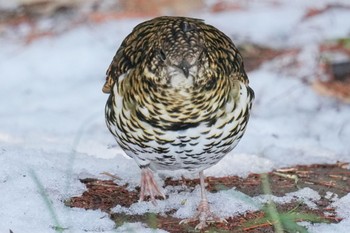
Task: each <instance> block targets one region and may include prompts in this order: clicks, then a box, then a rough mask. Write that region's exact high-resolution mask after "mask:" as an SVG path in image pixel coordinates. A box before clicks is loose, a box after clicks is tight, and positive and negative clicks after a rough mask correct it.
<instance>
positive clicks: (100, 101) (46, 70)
mask: <svg viewBox="0 0 350 233" xmlns="http://www.w3.org/2000/svg"><path fill="white" fill-rule="evenodd" d="M3 2H4V1H1V2H0V4H2V3H3ZM5 2H6V1H5ZM328 3H334V4H335V3H343V4H347V1H345V0H343V1H330V0H329V1H326V0H323V1H317V7H320V8H321V7H323V6H326V4H328ZM313 4H315V3H313V2H311V1H302V0H298V1H282V0H280V1H265V2H264V3H262V2H261V1H249V2H247V3H244V4H243V5H244V8H243V9H242V10H241V11H233V12H222V13H217V14H213V13H209V11H208V12H197V13H196V14H193V16H195V17H199V18H204V19H205V20H206V22H207V23H211V24H213V25H215V26H217V27H218V28H220V29H221V30H222V31H224V32H225V33H227V34H228V35H230V36H232V38H233V39H234V40H235V41H237V42H244V41H246V40H248V41H251V42H256V43H259V44H267V45H270V46H275V47H279V48H281V47H287V48H293V47H299V48H301V50H302V53H301V54H299V55H298V57H296V59H298V60H299V61H300V62H301V64H303V66H302V67H300V69H298V70H292V71H291V72H290V73H288V72H287V73H283V72H280V71H278V66H280V65H281V63H282V64H283V61H281V60H275V61H271V62H270V63H268V64H265V65H263V66H262V67H261V68H260V69H258V70H256V71H254V72H250V73H249V74H248V76H249V78H250V82H251V86H252V88H253V89H254V90H255V93H256V101H255V103H254V108H253V113H252V117H251V120H250V122H249V125H248V129H247V132H246V134H245V136H244V137H243V139H242V140H241V142H240V143H239V145H238V146H237V148H236V149H235V150H234V151H233V152H232V153H230V154H229V155H227V156H226V157H225V158H224V159H223V160H222V161H221V162H220V163H218V164H217V165H215V166H213V167H211V168H210V169H208V170H207V171H206V172H205V174H206V175H211V176H225V175H240V176H246V175H248V174H249V173H250V172H254V173H261V172H266V171H270V170H272V169H274V168H280V167H285V166H291V165H296V164H312V163H334V162H336V161H343V162H350V156H349V154H350V146H349V143H348V140H349V138H350V124H349V116H350V107H349V105H345V104H342V103H339V102H337V101H335V100H334V99H331V98H328V97H321V96H319V95H318V94H316V93H315V92H314V91H313V90H312V89H311V88H310V86H309V85H308V84H305V82H303V81H301V79H300V78H299V77H303V76H309V77H307V78H308V79H309V80H310V79H312V76H311V75H312V74H313V72H314V70H315V69H316V68H317V64H316V63H315V61H316V60H315V57H317V56H318V53H317V51H316V50H315V48H316V47H315V45H317V44H318V43H320V42H321V41H324V40H330V39H334V38H338V37H347V36H349V34H350V24H349V23H348V22H349V19H350V14H349V10H346V9H341V8H334V9H332V10H329V11H326V12H324V13H322V14H319V15H317V16H314V17H311V18H309V19H307V20H305V19H303V17H304V15H305V13H306V10H307V9H310V8H312V7H315V5H313ZM11 7H13V6H12V5H11ZM143 20H145V19H141V18H140V19H127V20H119V21H113V22H108V23H103V24H100V25H94V26H92V25H82V26H79V27H77V28H75V29H72V30H70V31H68V32H66V33H63V34H61V35H59V36H55V37H52V38H51V37H47V38H41V39H38V40H36V41H34V42H33V43H31V44H28V45H25V44H23V43H22V41H21V40H20V39H18V38H16V37H14V36H13V35H10V36H9V37H2V38H0V82H1V85H0V86H1V92H0V197H1V198H0V207H1V208H0V219H1V221H0V232H9V229H11V230H12V231H13V232H15V233H16V232H56V230H55V227H63V228H64V229H65V230H64V232H128V231H131V232H133V231H134V232H139V231H140V230H142V232H147V231H148V232H164V231H163V230H156V231H154V230H152V229H148V228H147V226H144V225H142V224H140V223H128V224H124V225H123V226H122V227H120V228H117V229H116V228H115V224H114V223H113V222H112V221H111V220H110V219H109V218H108V216H107V214H106V213H104V212H101V211H98V210H95V211H92V210H88V211H87V210H84V209H77V208H73V209H72V208H67V207H65V206H64V200H65V199H66V198H68V197H71V196H74V195H79V194H81V193H82V192H83V191H84V190H85V187H84V185H83V184H81V183H80V182H79V178H85V177H90V178H91V177H97V178H100V179H108V177H106V176H104V175H102V174H101V173H102V172H109V173H111V174H116V175H117V176H119V177H120V178H121V181H118V182H125V183H129V184H130V185H131V187H130V188H133V187H135V186H137V185H138V183H139V176H140V171H139V169H138V167H137V166H136V164H135V163H134V162H133V161H132V160H130V159H127V158H126V157H124V156H122V155H123V152H122V150H121V149H120V148H119V147H116V146H115V144H116V143H115V141H114V139H113V137H112V136H111V135H110V134H109V132H108V130H107V128H106V126H105V123H104V105H105V101H106V99H107V96H106V95H104V94H103V93H102V92H101V88H102V85H103V83H104V74H105V71H106V69H107V67H108V65H109V63H110V61H111V59H112V57H113V55H114V53H115V51H116V49H117V48H118V46H119V45H120V43H121V41H122V39H123V38H124V37H125V36H126V35H127V34H128V33H129V32H130V31H131V29H132V28H133V27H134V26H135V25H136V24H137V23H139V22H141V21H143ZM188 176H193V175H188ZM36 178H37V179H38V181H36ZM40 186H42V187H43V190H41V189H40ZM177 188H178V187H166V190H165V191H166V192H167V194H169V199H167V200H163V201H159V203H158V206H157V207H154V206H153V205H151V204H150V203H148V202H141V203H135V204H133V205H132V206H131V207H130V208H124V207H120V206H118V207H115V208H114V209H113V211H115V212H125V213H130V214H133V213H134V214H135V213H144V212H147V211H150V212H157V213H164V212H166V211H167V210H169V209H172V208H176V209H177V211H176V212H175V213H174V214H173V215H174V216H175V217H178V218H185V217H190V216H191V215H192V214H193V213H194V211H195V208H196V205H197V203H198V201H199V187H196V189H195V190H194V191H193V192H190V190H188V191H185V192H181V193H179V194H177V192H176V189H177ZM43 195H44V196H47V197H48V202H49V203H50V204H49V205H48V204H47V203H46V202H45V198H43ZM266 198H267V197H264V196H259V197H255V198H250V197H247V196H244V194H242V193H239V192H237V191H236V190H235V189H230V190H225V191H220V192H218V193H215V194H212V193H208V199H209V201H210V203H211V205H212V210H213V211H214V213H216V214H218V215H220V216H222V217H228V216H232V215H237V214H239V213H244V212H246V211H248V210H255V209H257V208H258V207H259V205H260V204H261V203H263V202H264V201H266ZM272 199H273V200H274V201H276V202H289V201H292V200H294V199H298V200H302V201H304V202H305V203H307V204H308V205H309V206H310V207H312V206H313V207H314V206H315V205H314V203H315V201H317V200H318V199H319V194H318V193H317V192H316V191H315V190H311V189H309V188H304V189H302V190H299V191H298V192H295V193H290V194H287V195H286V196H284V197H272ZM50 205H51V207H52V208H53V210H54V213H52V212H50V210H49V206H50ZM349 205H350V196H349V194H348V195H346V196H344V197H342V198H340V199H337V198H335V199H334V203H333V206H334V207H335V208H336V211H337V213H338V214H339V216H341V217H343V218H344V220H343V221H341V222H340V223H337V224H315V225H307V226H308V228H309V230H310V232H339V233H340V232H348V231H349V229H350V212H349V209H348V208H347V207H348V206H349ZM55 216H56V217H55Z"/></svg>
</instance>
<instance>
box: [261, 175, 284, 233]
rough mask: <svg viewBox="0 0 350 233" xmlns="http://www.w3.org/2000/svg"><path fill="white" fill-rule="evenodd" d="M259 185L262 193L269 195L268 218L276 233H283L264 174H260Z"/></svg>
mask: <svg viewBox="0 0 350 233" xmlns="http://www.w3.org/2000/svg"><path fill="white" fill-rule="evenodd" d="M261 183H262V188H263V192H264V193H265V194H267V195H269V201H268V203H267V211H266V212H267V213H268V214H269V215H270V218H271V219H272V224H273V226H274V228H275V232H276V233H283V226H282V222H281V218H280V216H279V213H278V211H277V208H276V205H275V203H274V202H273V201H272V200H271V196H270V195H271V187H270V184H269V179H268V176H267V174H266V173H264V174H261Z"/></svg>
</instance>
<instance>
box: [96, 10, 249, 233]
mask: <svg viewBox="0 0 350 233" xmlns="http://www.w3.org/2000/svg"><path fill="white" fill-rule="evenodd" d="M102 91H103V92H104V93H106V94H109V97H108V99H107V103H106V106H105V120H106V124H107V127H108V129H109V131H110V132H111V134H112V135H113V136H114V138H115V139H116V141H117V143H118V144H119V146H120V147H121V148H122V149H123V150H124V152H125V153H126V155H128V156H129V157H131V158H133V159H134V160H135V162H136V163H137V165H138V166H139V167H140V169H141V184H140V201H144V200H145V197H146V196H149V197H150V200H151V201H152V202H153V203H155V204H156V199H155V197H156V196H160V197H162V198H164V199H165V198H166V197H165V195H164V191H163V190H162V188H160V187H159V185H158V184H157V181H156V179H155V175H154V173H155V172H158V171H162V170H167V171H175V170H183V171H186V172H191V173H198V174H199V178H200V190H201V199H200V202H199V205H198V208H197V212H196V214H195V215H194V216H193V217H191V218H188V219H184V220H182V221H181V222H180V223H182V224H186V223H189V222H194V221H198V222H199V223H198V224H197V226H196V229H203V228H205V227H207V226H208V223H210V222H225V219H222V218H219V217H217V216H216V215H214V214H213V212H212V211H211V210H210V207H209V203H208V199H207V195H206V190H205V176H204V172H203V171H204V170H205V169H207V168H209V167H211V166H213V165H215V164H217V163H218V162H219V161H220V160H221V159H222V158H223V157H224V156H225V155H227V154H228V153H229V152H230V151H231V150H232V149H233V148H234V147H235V146H236V145H237V143H238V142H239V141H240V139H241V138H242V136H243V134H244V132H245V129H246V126H247V123H248V120H249V116H250V112H251V108H252V104H253V101H254V91H253V90H252V88H251V87H249V80H248V76H247V74H246V72H245V70H244V64H243V58H242V56H241V54H240V53H239V51H238V49H237V48H236V46H235V45H234V43H233V42H232V40H231V39H230V38H229V37H228V36H227V35H225V34H224V33H223V32H221V31H220V30H219V29H217V28H216V27H214V26H211V25H209V24H206V23H205V22H204V20H202V19H196V18H189V17H180V16H160V17H156V18H153V19H150V20H147V21H144V22H142V23H140V24H138V25H137V26H136V27H134V29H133V30H132V32H131V33H130V34H129V35H128V36H126V38H125V39H124V40H123V41H122V43H121V45H120V47H119V49H118V50H117V52H116V54H115V55H114V57H113V60H112V62H111V64H110V66H109V68H108V70H107V72H106V81H105V84H104V86H103V88H102Z"/></svg>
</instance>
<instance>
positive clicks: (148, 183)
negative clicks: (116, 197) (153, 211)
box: [139, 168, 165, 205]
mask: <svg viewBox="0 0 350 233" xmlns="http://www.w3.org/2000/svg"><path fill="white" fill-rule="evenodd" d="M146 195H149V196H150V198H151V202H152V204H153V205H157V201H156V196H161V197H162V198H163V199H165V194H164V193H163V191H162V190H161V189H160V188H159V186H158V185H157V182H156V180H155V179H154V176H153V172H152V171H151V170H150V169H149V168H142V170H141V192H140V199H139V201H144V200H145V196H146Z"/></svg>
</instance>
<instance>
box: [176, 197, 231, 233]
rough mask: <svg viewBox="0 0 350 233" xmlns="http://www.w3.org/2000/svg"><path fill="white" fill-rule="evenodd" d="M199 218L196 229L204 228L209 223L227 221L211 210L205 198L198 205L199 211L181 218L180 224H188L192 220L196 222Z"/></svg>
mask: <svg viewBox="0 0 350 233" xmlns="http://www.w3.org/2000/svg"><path fill="white" fill-rule="evenodd" d="M197 220H199V223H198V224H197V225H196V227H195V229H196V230H202V229H204V228H205V227H207V226H208V225H207V223H214V222H219V223H225V224H226V223H227V221H226V219H224V218H220V217H218V216H216V215H215V214H213V213H212V212H211V211H210V209H209V205H208V202H207V201H205V200H202V201H201V203H200V204H199V206H198V209H197V213H196V214H195V215H194V216H193V217H191V218H187V219H184V220H181V221H180V224H187V223H190V222H195V221H197Z"/></svg>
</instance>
